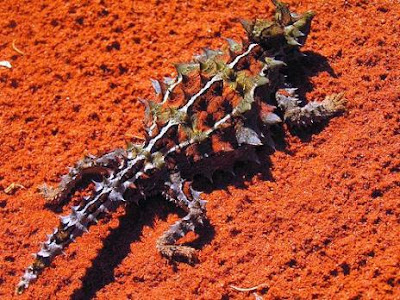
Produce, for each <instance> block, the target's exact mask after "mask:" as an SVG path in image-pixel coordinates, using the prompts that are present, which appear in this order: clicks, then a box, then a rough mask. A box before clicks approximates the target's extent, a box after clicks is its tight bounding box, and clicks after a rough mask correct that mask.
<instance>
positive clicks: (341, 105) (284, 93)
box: [276, 88, 346, 128]
mask: <svg viewBox="0 0 400 300" xmlns="http://www.w3.org/2000/svg"><path fill="white" fill-rule="evenodd" d="M276 101H277V104H278V106H279V107H280V108H281V109H282V110H283V111H284V120H285V122H286V123H287V124H288V125H289V126H290V127H294V128H301V127H307V126H310V125H312V124H314V123H319V122H322V121H325V120H328V119H330V118H332V117H334V116H335V115H337V114H339V113H342V112H343V111H344V110H345V104H346V99H345V98H344V95H343V93H340V94H332V95H329V96H327V97H326V98H325V99H324V100H323V101H321V102H317V101H311V102H309V103H307V104H306V105H305V106H300V103H301V101H300V100H299V99H298V96H297V95H296V89H294V88H287V89H284V90H279V91H278V92H277V93H276Z"/></svg>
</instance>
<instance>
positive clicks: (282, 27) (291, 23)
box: [241, 0, 315, 54]
mask: <svg viewBox="0 0 400 300" xmlns="http://www.w3.org/2000/svg"><path fill="white" fill-rule="evenodd" d="M272 3H273V4H274V5H275V7H276V12H275V16H274V18H273V19H272V20H267V19H256V20H254V21H245V20H242V21H241V23H242V25H243V27H244V29H245V30H246V32H247V36H248V38H249V40H250V41H251V42H254V43H257V44H260V45H261V46H262V47H263V48H265V50H267V51H269V52H271V54H275V53H282V52H283V53H287V52H290V51H291V50H293V49H299V48H300V47H302V46H303V45H304V43H305V41H306V38H307V35H308V33H309V32H310V27H311V21H312V19H313V17H314V15H315V13H314V12H313V11H307V12H305V13H304V14H301V15H298V14H296V13H294V12H291V11H290V10H289V7H288V5H287V4H285V3H283V2H280V1H277V0H272Z"/></svg>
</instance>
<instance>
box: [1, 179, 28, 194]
mask: <svg viewBox="0 0 400 300" xmlns="http://www.w3.org/2000/svg"><path fill="white" fill-rule="evenodd" d="M24 188H25V187H24V186H23V185H22V184H19V183H16V182H13V183H11V184H10V185H9V186H8V187H6V188H5V190H4V193H6V194H7V195H10V194H14V193H15V191H16V190H19V189H24Z"/></svg>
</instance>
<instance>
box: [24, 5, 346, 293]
mask: <svg viewBox="0 0 400 300" xmlns="http://www.w3.org/2000/svg"><path fill="white" fill-rule="evenodd" d="M273 3H274V4H275V5H276V7H277V12H276V15H275V18H274V19H273V20H272V21H268V20H262V19H257V20H255V21H253V22H249V21H243V22H242V24H243V26H244V28H245V30H246V31H247V34H248V40H247V41H246V42H243V43H242V44H240V43H236V42H234V41H233V40H229V39H228V49H227V50H226V51H220V50H218V51H213V50H208V49H207V50H205V53H204V54H203V55H199V56H196V57H195V58H194V60H193V61H192V62H190V63H184V64H178V65H176V71H177V74H178V75H177V76H176V77H175V78H165V79H164V80H163V81H162V82H159V81H157V80H152V83H153V87H154V89H155V92H156V95H157V98H158V99H157V100H155V101H148V100H142V102H143V103H144V104H145V105H146V117H145V122H144V123H145V129H146V133H147V136H146V141H145V142H144V143H143V144H142V145H133V146H132V147H129V148H128V149H127V150H122V149H117V150H115V151H113V152H110V153H108V154H105V155H104V156H102V157H100V158H96V157H88V158H86V159H84V160H83V161H81V162H79V163H78V164H77V165H76V166H75V167H74V168H72V169H71V170H70V172H69V174H68V175H66V176H65V177H64V178H63V180H62V182H61V184H60V186H59V187H58V189H55V190H49V189H46V190H45V191H46V192H47V194H48V196H49V197H50V198H51V200H53V201H56V202H63V201H65V200H66V199H67V197H68V194H70V193H71V192H74V190H75V189H76V187H77V184H78V183H79V181H81V180H82V178H83V177H84V176H89V177H90V176H92V175H97V176H100V177H101V178H102V181H101V182H97V181H95V182H94V184H95V188H94V191H93V194H92V195H91V196H90V197H87V198H84V199H83V200H82V202H81V203H80V204H79V205H77V206H75V207H73V208H72V212H71V214H70V215H67V216H64V217H61V221H60V225H59V226H58V228H56V229H55V230H54V232H53V234H51V235H49V237H48V240H47V241H46V242H44V243H43V246H42V248H41V250H40V251H39V252H38V253H37V254H36V258H35V261H34V263H33V264H32V265H31V266H30V267H28V268H27V270H26V271H25V274H24V276H23V277H22V279H21V281H20V282H19V284H18V287H17V292H18V293H21V292H23V290H25V289H26V288H27V287H28V285H29V284H30V282H31V281H33V280H35V279H36V278H37V276H38V274H39V273H40V272H41V271H42V270H43V269H44V268H45V267H46V266H48V265H49V264H50V263H51V261H52V260H53V259H54V257H55V256H56V255H57V254H59V253H60V252H61V250H62V249H63V248H65V247H66V246H67V245H68V244H69V243H71V242H72V241H73V240H74V239H75V238H76V237H77V236H80V235H81V234H82V233H83V232H85V231H87V230H88V227H89V226H90V225H92V224H93V223H95V222H96V219H97V218H99V217H100V216H101V215H102V214H103V213H104V212H107V211H108V210H111V209H114V208H115V207H117V206H118V205H119V204H121V203H123V202H124V201H135V202H137V201H139V199H145V198H146V197H148V196H151V195H154V194H157V193H162V194H163V195H164V196H165V197H166V198H167V199H168V200H170V201H173V202H174V203H176V204H177V205H178V206H180V207H182V208H183V209H184V210H186V211H187V212H188V214H187V216H186V217H185V218H183V219H182V220H181V221H179V222H177V223H176V224H175V225H173V226H172V227H171V228H170V230H169V231H167V232H166V233H165V234H164V235H163V236H162V237H161V238H160V240H159V242H158V243H157V248H158V250H159V251H160V252H161V254H162V255H164V256H166V257H168V258H170V259H175V258H177V257H184V258H185V259H186V260H187V261H188V262H193V261H194V260H195V254H194V251H193V249H192V248H189V247H183V246H176V245H175V243H176V241H177V240H178V239H179V238H180V237H182V236H184V235H185V234H186V233H187V232H188V231H190V230H195V229H196V228H197V227H198V226H201V225H202V223H203V222H204V219H205V202H204V201H202V200H201V199H200V198H199V193H198V192H196V191H194V190H193V189H192V188H191V186H190V181H191V180H192V179H193V177H194V176H195V175H196V174H202V175H205V176H210V177H211V176H212V173H213V172H214V171H215V170H216V169H224V170H226V169H229V168H230V167H231V166H232V165H233V164H234V162H235V161H237V160H246V159H250V160H251V159H256V158H255V154H254V152H253V151H254V147H256V146H259V145H262V144H264V143H268V144H270V145H271V146H272V139H271V137H270V136H269V132H270V131H269V128H270V126H271V125H273V124H277V123H279V122H281V121H282V120H281V118H280V117H279V116H278V115H276V114H275V113H274V112H273V111H274V109H275V108H276V107H275V106H279V107H280V108H281V109H282V110H283V111H285V114H284V120H285V121H287V122H288V123H289V124H292V125H295V126H296V125H308V124H311V123H313V122H314V121H318V120H320V119H323V118H326V117H330V116H332V115H333V114H334V113H335V112H337V111H339V110H341V109H342V102H341V101H340V99H341V98H340V97H338V98H335V101H333V100H332V99H333V98H332V99H331V100H329V99H328V100H326V101H325V102H321V103H317V102H312V103H311V104H309V106H308V107H307V106H306V107H303V108H301V107H299V100H298V99H297V96H296V95H295V93H294V89H287V88H286V89H284V91H285V92H286V94H285V93H277V91H278V90H279V89H281V88H285V84H284V76H283V75H282V74H281V72H280V69H281V68H282V67H283V66H285V64H286V63H288V62H289V61H290V59H292V58H293V57H295V56H296V53H299V48H300V46H301V45H302V43H304V42H305V39H306V36H307V34H308V31H309V28H310V23H311V20H312V17H313V15H314V14H313V13H311V12H307V13H305V14H303V15H301V16H299V15H296V14H294V13H291V12H290V11H289V9H288V8H287V6H286V5H285V4H283V3H280V2H278V1H273ZM276 93H277V94H276Z"/></svg>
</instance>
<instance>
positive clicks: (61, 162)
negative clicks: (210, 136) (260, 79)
mask: <svg viewBox="0 0 400 300" xmlns="http://www.w3.org/2000/svg"><path fill="white" fill-rule="evenodd" d="M288 2H290V3H291V7H292V8H294V9H295V10H296V11H299V12H302V11H305V10H308V9H312V10H315V11H316V12H317V13H318V14H317V16H316V18H315V20H314V23H313V25H314V26H313V31H312V34H311V36H310V39H309V40H308V44H307V46H306V47H305V48H306V49H305V50H306V51H308V52H309V59H308V61H306V63H305V65H304V73H305V74H306V75H308V76H311V79H310V80H309V81H308V82H305V81H304V82H302V81H303V80H302V78H297V79H296V81H297V84H299V85H300V87H301V90H302V91H304V92H306V95H307V97H308V99H314V98H317V99H322V98H323V97H324V96H325V95H326V94H329V93H333V92H342V91H343V92H345V94H346V97H347V99H348V101H349V104H348V112H347V113H346V114H345V115H344V116H342V117H338V118H335V119H333V120H332V121H331V122H330V123H329V125H328V126H327V127H325V128H324V129H323V130H321V131H317V132H314V134H313V135H309V136H303V137H302V138H299V137H296V136H288V137H287V139H286V141H287V146H286V148H284V149H280V150H279V151H277V152H275V153H274V154H272V155H271V156H270V160H271V162H269V161H268V156H267V155H264V156H262V157H263V158H262V165H261V166H259V167H257V166H256V165H255V166H252V165H249V166H243V167H242V168H240V169H239V170H238V176H237V177H236V178H233V177H227V176H225V177H221V178H219V179H217V180H216V183H215V184H214V188H213V190H210V192H209V193H206V194H205V195H204V198H205V199H206V200H208V201H209V202H208V212H207V215H208V217H209V219H210V226H209V227H208V228H207V229H205V230H204V232H203V237H202V238H200V239H199V240H196V241H195V242H194V244H195V245H196V246H197V247H198V248H200V249H201V251H200V263H199V264H197V265H195V266H189V265H186V264H178V265H176V266H171V265H169V264H168V263H167V262H166V261H165V260H164V259H163V258H161V257H160V256H159V254H158V253H157V251H156V248H155V242H156V239H157V237H159V236H160V235H161V233H162V232H163V231H164V230H166V229H167V228H168V226H169V225H170V224H172V223H173V222H174V221H175V220H177V219H178V217H179V216H182V215H181V213H180V212H179V211H178V210H177V209H175V208H174V207H173V206H172V205H170V204H168V203H166V202H163V201H161V200H162V199H161V198H155V199H151V200H149V202H148V203H147V204H144V205H142V206H141V207H139V208H136V207H129V208H127V210H126V212H125V211H124V210H122V209H121V210H119V211H118V212H117V213H115V214H114V215H113V216H112V217H111V218H109V219H110V222H105V221H101V222H100V224H99V225H98V226H93V227H92V228H91V231H90V234H86V235H84V236H83V237H82V238H79V239H78V240H77V242H76V243H74V244H72V245H71V246H70V247H69V249H68V250H66V253H65V255H63V256H60V257H58V258H57V259H56V260H55V262H54V263H53V264H52V266H51V267H50V268H49V269H47V270H46V271H45V272H44V273H43V274H42V276H41V277H40V279H39V280H38V281H37V282H35V283H34V284H33V285H32V286H31V287H30V288H29V290H27V291H26V293H25V294H24V295H22V296H21V297H20V299H56V298H57V299H68V298H72V299H88V298H91V297H94V298H96V299H195V298H196V299H255V296H254V294H253V293H254V292H256V293H257V294H258V295H260V296H262V297H263V298H264V299H400V238H399V234H400V202H399V199H400V188H399V182H400V178H399V168H400V165H399V164H400V160H399V150H400V137H399V133H400V128H399V122H400V120H399V110H400V103H399V98H400V59H399V49H400V42H399V36H400V3H399V1H395V0H380V1H378V0H370V1H365V0H363V1H359V0H357V1H356V0H348V1H344V0H343V1H342V0H315V1H311V0H304V1H294V0H292V1H288ZM271 12H272V5H271V4H270V3H269V1H255V0H252V1H241V0H235V1H221V0H220V1H204V0H194V1H192V0H191V1H173V0H172V1H153V0H150V1H142V0H140V1H137V0H135V1H103V0H100V1H59V0H52V1H21V0H17V1H10V0H3V1H1V2H0V60H9V61H10V62H11V63H12V65H13V68H12V69H10V70H9V69H6V68H0V117H1V120H0V298H2V299H10V298H13V297H14V295H13V293H14V287H15V285H16V283H17V282H18V281H19V278H20V276H21V275H22V273H23V270H24V268H25V267H26V266H27V265H28V264H30V263H31V262H32V257H31V253H34V252H36V251H37V250H38V249H39V243H40V242H41V241H43V240H44V239H45V234H47V233H50V232H51V231H52V228H53V227H55V226H56V225H57V223H58V218H57V215H56V214H55V213H54V212H52V211H50V210H48V209H46V208H45V206H44V204H45V201H44V199H43V198H42V197H41V195H40V194H39V193H38V192H37V188H38V187H39V186H40V185H41V184H42V183H43V182H47V183H49V184H56V183H57V182H58V179H59V177H60V175H62V174H63V173H65V172H66V168H67V167H68V166H71V165H72V164H73V163H74V162H75V161H77V160H78V159H80V158H82V156H83V155H84V154H85V153H93V154H97V153H102V152H104V151H107V150H112V149H114V148H116V147H120V146H123V145H124V144H125V143H126V142H127V141H129V140H131V139H132V136H135V135H139V136H140V135H141V134H142V131H141V130H142V129H141V126H142V125H141V124H142V117H143V107H142V106H141V105H140V104H139V102H138V99H139V98H149V97H151V95H152V91H151V84H150V81H149V78H150V77H152V78H159V77H162V76H166V75H171V74H173V65H172V63H174V62H179V61H185V60H189V59H190V58H191V57H192V55H193V54H195V53H199V52H200V51H201V49H202V47H206V46H208V47H213V48H215V47H219V46H221V45H222V44H223V43H224V39H223V37H232V38H237V39H238V38H240V37H241V36H243V35H244V32H243V30H242V29H241V27H240V25H239V24H238V22H237V21H238V19H239V18H254V17H257V16H258V17H264V16H270V14H271ZM14 40H15V46H16V47H17V48H18V49H20V50H21V51H23V52H24V55H20V54H19V53H17V51H15V50H14V49H13V47H12V44H13V41H14ZM323 57H325V58H326V61H325V62H324V59H323ZM329 65H330V67H331V68H332V70H330V69H329ZM12 183H19V184H22V185H23V186H25V189H19V190H16V191H15V192H14V194H12V193H11V194H7V193H6V188H7V187H8V186H9V185H10V184H12ZM67 210H68V208H64V211H67ZM192 238H193V237H192ZM231 285H235V286H239V287H245V288H248V287H254V286H257V285H261V286H260V287H259V288H258V289H256V290H254V291H251V292H241V291H237V290H235V289H233V288H232V287H231Z"/></svg>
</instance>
